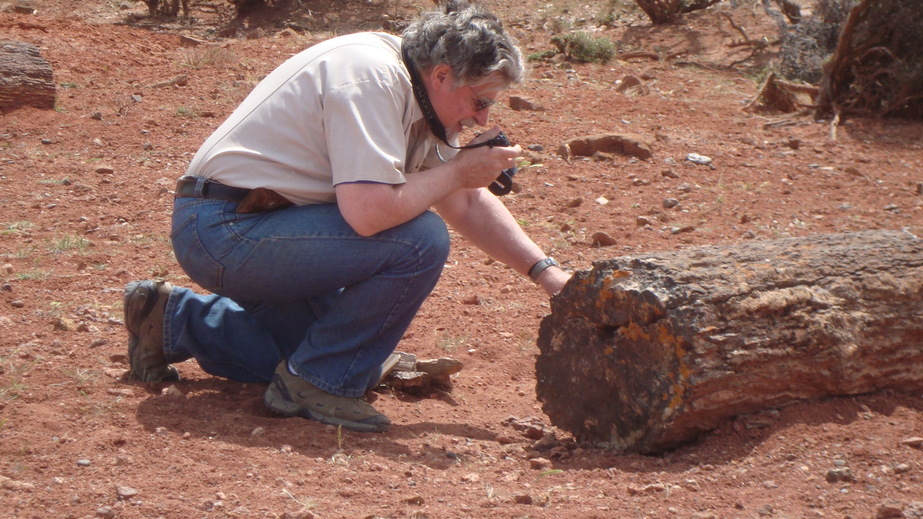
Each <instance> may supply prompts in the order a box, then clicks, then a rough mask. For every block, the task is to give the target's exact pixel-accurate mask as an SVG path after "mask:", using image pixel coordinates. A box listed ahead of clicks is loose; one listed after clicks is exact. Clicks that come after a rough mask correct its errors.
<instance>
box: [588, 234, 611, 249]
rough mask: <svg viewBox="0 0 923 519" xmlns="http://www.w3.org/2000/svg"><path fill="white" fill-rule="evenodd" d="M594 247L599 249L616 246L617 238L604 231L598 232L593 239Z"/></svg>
mask: <svg viewBox="0 0 923 519" xmlns="http://www.w3.org/2000/svg"><path fill="white" fill-rule="evenodd" d="M591 239H592V241H593V245H596V246H597V247H611V246H613V245H615V244H616V241H615V238H613V237H612V236H610V235H609V234H608V233H605V232H603V231H596V232H594V233H593V236H592V237H591Z"/></svg>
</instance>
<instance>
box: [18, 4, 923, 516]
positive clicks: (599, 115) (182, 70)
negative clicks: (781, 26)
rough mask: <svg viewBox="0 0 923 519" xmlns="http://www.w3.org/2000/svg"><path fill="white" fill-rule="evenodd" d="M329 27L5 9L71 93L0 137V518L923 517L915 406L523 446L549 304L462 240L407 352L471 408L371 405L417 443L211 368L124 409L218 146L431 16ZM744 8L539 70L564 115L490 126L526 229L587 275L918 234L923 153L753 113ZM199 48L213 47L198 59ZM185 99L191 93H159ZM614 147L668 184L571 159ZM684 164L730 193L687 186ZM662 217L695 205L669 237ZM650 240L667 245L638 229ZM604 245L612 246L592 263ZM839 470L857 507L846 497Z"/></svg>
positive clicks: (296, 15)
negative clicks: (188, 211) (627, 89)
mask: <svg viewBox="0 0 923 519" xmlns="http://www.w3.org/2000/svg"><path fill="white" fill-rule="evenodd" d="M626 3H627V2H626ZM330 4H333V5H335V8H332V9H329V8H326V7H325V6H324V5H325V4H318V3H317V2H315V1H311V0H306V1H305V2H302V3H294V4H292V5H294V6H300V10H297V11H293V12H286V11H287V8H288V7H292V6H288V5H283V6H280V7H278V8H277V9H276V11H274V12H272V13H269V14H268V15H267V14H266V13H263V16H260V17H257V16H256V15H253V16H252V17H249V18H245V19H243V20H235V19H234V16H233V12H232V11H231V9H230V6H229V5H228V4H223V3H221V2H220V1H218V0H211V1H209V0H203V1H200V2H194V3H193V4H192V13H191V15H192V16H193V18H194V19H193V20H189V19H180V20H179V21H172V22H165V21H156V20H150V19H148V18H147V17H146V16H145V15H146V6H145V5H144V4H143V3H141V2H138V3H136V4H130V3H123V4H122V5H119V4H118V3H117V2H102V1H86V2H73V1H67V0H46V1H40V2H35V5H36V6H37V7H38V11H37V12H36V13H35V14H31V15H30V14H17V13H14V12H12V10H11V9H9V6H6V8H4V9H0V11H3V12H0V33H2V38H0V39H5V40H14V41H24V42H30V43H33V44H35V45H37V46H38V47H39V48H40V49H41V54H42V57H43V58H44V59H46V60H48V61H49V62H50V63H51V65H52V67H53V69H54V73H55V83H56V84H57V86H58V98H57V107H56V109H55V110H53V111H52V110H37V109H31V108H23V109H19V110H15V111H11V112H8V113H4V114H3V116H2V119H0V255H2V256H0V277H2V291H0V516H3V517H12V518H92V517H118V518H136V517H139V518H140V517H144V518H193V517H195V518H212V517H240V518H249V517H271V518H281V517H288V518H293V517H319V518H336V517H344V518H368V517H373V518H374V517H381V518H416V519H423V518H432V519H442V518H564V517H566V518H642V517H644V518H647V517H650V518H654V517H658V518H659V517H677V518H697V519H706V518H763V517H769V518H853V519H859V518H874V517H878V518H887V517H905V518H911V517H915V518H920V517H923V451H921V450H920V448H919V445H918V444H915V443H914V442H913V441H908V440H912V439H913V438H914V437H920V436H923V399H921V397H923V395H920V394H909V395H908V394H897V393H886V394H873V395H863V396H856V397H848V398H831V399H828V400H824V401H815V402H793V403H792V404H791V405H789V406H786V407H784V408H781V409H772V410H767V411H766V412H765V413H762V414H760V415H759V416H758V417H753V416H743V417H739V418H737V419H735V420H731V421H729V422H728V423H725V424H723V425H722V426H721V427H719V428H718V429H717V430H715V431H713V432H711V433H709V434H707V435H705V436H703V437H702V438H701V439H700V440H699V441H697V442H695V443H693V444H690V445H687V446H684V447H681V448H679V449H677V450H675V451H672V452H669V453H666V454H664V455H661V456H638V455H622V454H619V453H615V452H608V451H605V450H602V449H597V448H594V447H593V446H589V445H577V444H575V443H574V442H572V441H570V440H569V439H568V438H567V436H566V435H565V434H562V433H559V436H560V437H561V438H563V439H562V441H561V442H559V443H558V444H557V446H556V447H555V448H554V449H552V450H550V451H540V452H539V451H536V450H535V444H536V440H535V439H534V438H533V437H530V436H531V434H532V433H534V431H532V432H530V431H529V430H523V429H522V428H517V427H514V426H513V424H512V423H511V421H510V420H509V419H510V418H511V417H515V418H516V419H518V420H519V422H516V423H524V422H532V423H537V424H539V426H541V427H543V428H544V429H545V430H551V428H552V426H553V424H551V423H549V420H548V418H547V417H546V416H545V415H544V414H543V412H542V408H541V405H540V403H539V402H538V401H537V400H536V397H535V376H534V360H535V357H536V355H537V354H538V349H537V346H536V338H537V331H538V324H539V322H540V320H541V319H542V317H543V316H544V315H546V314H547V312H548V311H549V305H548V301H547V299H546V298H545V297H543V295H542V293H541V292H540V290H538V289H537V288H535V287H534V286H533V285H532V284H531V283H529V282H528V280H525V279H523V278H521V277H519V276H517V275H516V274H515V273H513V272H511V271H510V270H509V269H507V268H505V267H503V266H502V265H499V264H496V263H492V262H491V261H489V260H488V258H486V257H485V256H484V254H482V253H481V252H479V251H478V250H476V249H472V248H471V247H470V246H469V245H467V244H466V243H465V242H464V241H463V240H461V239H455V240H454V241H455V248H454V251H453V253H452V255H451V257H450V263H449V264H448V265H447V268H446V271H445V275H444V278H443V279H442V281H441V282H440V284H439V286H438V287H437V288H436V290H435V293H434V294H433V295H432V297H430V298H429V300H428V301H427V303H426V304H425V306H424V308H423V309H422V312H421V314H420V316H419V318H418V319H417V320H416V322H415V323H414V325H413V326H412V328H411V329H410V330H409V332H408V334H407V337H406V338H405V340H404V341H403V344H402V345H401V349H403V350H405V351H411V352H414V353H416V354H417V355H418V356H420V357H422V358H427V357H437V356H442V355H451V356H454V357H456V358H459V359H460V360H462V361H464V363H465V369H464V370H463V371H462V372H461V373H459V374H458V375H456V376H455V386H454V390H453V391H451V392H444V393H434V394H431V395H428V396H425V397H414V396H410V395H407V394H404V393H400V392H393V391H383V392H380V393H377V394H376V396H377V400H376V402H375V405H376V406H377V407H378V408H379V409H380V410H382V411H383V412H385V413H386V414H387V415H388V416H389V417H391V419H392V420H393V421H394V424H395V425H394V426H393V428H392V430H391V431H389V432H388V433H385V434H357V433H352V432H348V431H343V432H338V431H337V430H336V429H334V428H332V427H328V426H324V425H321V424H319V423H316V422H310V421H305V420H301V419H284V418H279V417H275V416H272V415H271V414H270V413H268V412H267V411H266V410H265V409H264V408H263V406H262V404H261V395H262V392H263V390H264V388H263V387H261V386H256V385H247V384H240V383H236V382H230V381H225V380H220V379H216V378H213V377H210V376H208V375H206V374H204V373H203V372H202V371H201V370H199V369H198V367H197V366H196V365H195V364H194V363H191V362H187V363H183V364H181V365H180V366H179V369H180V371H181V373H182V375H183V380H182V381H181V382H179V383H176V384H175V385H173V386H170V387H160V386H153V387H148V386H146V385H144V384H140V383H137V382H128V381H124V380H123V379H122V377H123V375H124V373H125V370H126V369H127V363H126V359H125V342H126V336H125V332H124V330H123V327H122V322H121V319H122V301H121V294H122V289H123V287H124V285H125V284H126V283H127V282H128V281H131V280H134V279H143V278H149V277H162V278H166V279H168V280H170V281H172V282H174V283H177V284H184V285H188V283H189V282H188V280H187V279H186V277H185V276H184V274H183V273H182V271H181V270H180V269H179V268H178V267H177V266H176V264H175V262H174V259H173V257H172V255H171V250H170V246H169V240H168V238H167V232H168V225H169V223H168V222H169V215H170V208H171V198H172V196H171V189H172V186H173V183H174V181H175V179H176V178H177V177H179V176H180V175H181V174H182V173H183V171H184V168H185V166H186V164H187V162H188V160H189V159H190V157H191V155H192V153H194V152H195V150H196V149H197V147H198V146H199V144H200V143H201V142H202V141H203V140H204V139H205V138H206V137H207V136H208V134H209V133H210V132H211V131H212V130H213V129H214V128H215V127H216V126H217V125H218V124H219V123H220V121H221V120H222V119H223V118H224V117H226V116H227V115H228V114H229V113H230V111H231V110H232V109H233V108H234V107H235V106H236V104H237V103H238V102H239V101H240V100H242V99H243V97H244V96H245V95H246V93H247V92H248V91H249V89H250V88H251V87H252V86H253V84H254V83H255V82H256V81H258V80H259V78H260V77H262V76H263V75H264V74H265V73H267V72H268V71H269V70H271V69H272V68H273V67H274V66H276V65H278V64H279V63H281V62H282V61H283V60H284V59H285V58H287V57H288V56H290V55H291V54H294V53H295V52H297V51H299V50H301V49H303V48H304V47H306V46H308V45H310V44H312V43H314V42H316V41H319V40H321V39H323V38H326V37H329V36H332V35H334V34H342V33H344V32H349V31H352V30H355V29H356V28H358V29H376V28H381V27H386V28H399V27H400V22H401V21H402V20H406V19H409V18H410V17H412V16H413V14H414V13H415V12H417V10H418V9H420V8H425V7H426V8H428V7H429V4H427V2H424V1H423V0H384V1H382V0H369V2H360V1H358V0H344V1H343V2H337V3H333V2H331V3H330ZM739 4H740V5H739V6H737V7H732V6H730V5H725V3H722V4H720V5H719V6H716V7H715V8H712V9H709V10H707V11H704V12H698V13H693V14H691V15H688V16H685V17H684V18H683V19H682V22H681V23H680V24H675V25H666V26H659V27H652V26H651V25H650V24H649V23H648V22H647V19H646V18H645V17H643V16H642V15H640V14H639V12H637V10H628V11H627V12H624V13H622V14H621V15H620V17H618V19H617V20H616V21H615V22H614V24H613V26H612V27H608V28H599V29H598V30H597V32H595V33H594V34H596V35H603V36H606V37H608V38H610V39H611V40H612V41H614V42H616V43H617V45H618V46H619V49H620V50H621V51H624V52H629V51H645V52H648V53H653V55H654V56H657V57H660V58H662V59H652V57H651V56H647V57H644V56H642V57H639V58H633V59H627V58H626V59H624V60H613V61H611V62H609V63H606V64H568V63H566V62H563V61H561V60H560V59H557V60H552V61H547V62H533V63H532V67H533V70H532V73H531V79H530V80H529V81H528V82H526V83H525V84H524V85H522V86H521V87H518V88H517V89H516V91H515V92H512V93H513V94H517V95H525V96H529V97H531V98H533V99H534V100H536V101H538V102H539V103H541V104H542V105H544V107H545V110H544V111H534V112H529V111H513V110H511V109H510V108H509V107H508V106H507V105H506V103H502V104H501V105H500V106H498V107H497V108H496V109H495V110H494V112H493V120H494V121H496V122H498V123H499V124H500V125H501V126H503V128H504V129H505V130H506V132H507V134H509V135H510V136H511V138H512V139H513V140H515V141H516V142H518V143H520V144H523V145H524V147H525V146H532V147H533V148H534V150H533V151H529V152H528V153H529V155H528V157H529V160H530V161H531V165H532V167H525V168H522V171H521V173H520V174H519V175H518V176H517V179H518V181H519V182H520V184H521V186H522V191H520V192H519V193H517V194H513V195H510V196H508V197H506V198H505V199H504V200H505V202H506V203H507V204H508V206H509V207H510V209H511V210H512V211H513V212H514V214H515V215H516V216H517V218H519V219H520V220H521V222H522V223H523V225H524V226H525V227H526V229H527V230H528V231H529V232H530V233H531V235H532V236H534V238H535V239H536V241H537V242H538V243H540V244H541V245H542V246H543V247H544V248H546V249H547V250H548V251H549V252H550V253H553V254H554V256H556V257H557V258H558V259H559V260H561V261H562V262H563V263H564V265H565V266H566V267H567V268H569V269H573V270H579V269H587V268H590V265H591V262H592V261H594V260H597V259H604V258H610V257H615V256H621V255H626V254H634V253H640V252H645V251H657V250H668V249H679V248H685V247H690V246H695V245H702V244H719V243H735V242H739V241H741V240H764V239H772V238H777V237H783V236H797V235H808V234H813V233H828V232H839V231H848V230H863V229H907V230H909V231H910V232H913V233H915V234H918V235H920V234H921V233H923V196H921V187H920V185H921V184H920V183H921V180H923V178H921V176H923V175H921V171H923V145H921V142H923V141H921V136H923V125H921V124H920V123H910V122H900V121H879V120H848V121H847V122H846V123H845V124H844V125H842V126H840V127H839V129H838V131H837V133H836V135H835V136H833V135H831V131H830V126H829V125H828V124H826V123H823V122H816V121H814V120H813V119H812V118H811V117H810V116H809V115H782V114H766V113H763V114H753V113H749V112H746V111H743V110H742V107H743V106H744V105H745V104H747V103H748V102H749V101H751V100H752V99H753V98H754V95H755V94H756V92H757V90H758V87H759V84H758V83H759V79H758V78H759V77H760V73H761V71H763V70H764V68H765V65H766V63H768V62H769V61H770V60H771V59H772V58H773V53H774V52H777V51H778V47H777V46H770V47H769V48H768V49H766V51H765V52H763V53H760V54H757V55H755V56H753V58H752V59H749V60H746V61H743V62H742V63H739V64H736V65H734V66H733V67H729V65H731V64H733V63H734V62H736V61H739V60H743V59H744V58H747V57H748V55H749V54H750V52H751V47H745V46H744V47H741V46H735V45H734V44H735V43H738V42H740V41H741V40H742V39H743V32H745V33H746V34H747V36H748V37H749V38H750V39H753V40H758V39H760V38H761V37H762V36H766V37H767V38H768V40H769V41H772V40H775V38H776V37H777V30H776V28H775V25H774V24H773V22H772V21H771V20H770V19H769V18H768V17H767V16H766V15H765V14H763V12H762V10H761V9H760V8H759V7H758V4H757V3H754V2H749V1H748V2H739ZM489 5H490V6H492V7H494V8H496V10H497V12H499V13H501V14H502V15H503V17H504V19H505V20H506V22H507V24H508V26H510V27H511V31H512V32H513V33H514V34H515V35H516V37H517V38H519V40H520V42H521V43H522V45H523V48H524V51H525V53H526V54H532V53H537V52H540V51H543V50H547V49H550V48H552V46H551V44H550V39H551V36H553V35H554V34H556V33H558V32H559V30H560V28H561V27H565V26H568V24H569V26H571V27H573V28H575V29H582V30H591V27H592V25H593V23H594V17H596V16H597V14H599V13H600V12H601V11H602V9H601V8H599V7H596V6H589V7H588V6H583V5H578V4H564V3H561V2H558V3H548V4H536V3H533V2H526V1H524V0H512V1H507V2H502V3H500V2H496V1H491V2H489ZM725 14H727V15H730V17H731V18H730V19H733V20H734V23H735V24H737V25H738V26H739V27H741V28H742V29H743V32H741V31H739V30H737V29H735V28H734V27H733V26H732V25H731V24H730V22H729V18H727V17H726V16H724V15H725ZM283 22H286V23H287V24H286V23H283ZM286 27H287V28H286ZM180 34H183V35H188V36H192V37H195V38H198V39H201V40H205V41H206V43H204V44H202V45H199V46H197V47H184V46H182V45H181V41H180V38H179V35H180ZM181 74H185V75H186V76H187V78H188V79H187V81H186V82H184V83H182V84H168V85H167V86H158V83H160V84H161V85H162V84H163V83H164V82H169V80H171V79H172V78H175V77H176V76H179V75H181ZM629 74H632V75H635V76H639V77H643V78H645V81H646V85H647V87H648V89H649V90H648V93H647V94H646V95H639V96H627V95H624V94H621V93H618V92H617V91H616V88H617V86H618V82H619V81H620V80H622V79H623V78H624V77H625V76H626V75H629ZM603 132H619V133H631V134H636V135H639V136H641V137H643V138H645V139H648V140H650V141H651V142H652V143H653V144H652V147H653V150H654V158H653V159H651V160H635V159H631V158H629V157H621V156H616V157H613V158H610V159H606V160H582V159H576V160H574V161H571V162H567V161H564V160H562V159H561V158H560V157H558V156H557V155H556V151H557V149H558V146H559V145H560V144H561V143H562V142H563V141H564V140H566V139H569V138H572V137H578V136H583V135H589V134H597V133H603ZM537 146H541V148H538V147H537ZM689 153H698V154H701V155H706V156H709V157H711V158H712V159H713V160H714V162H713V167H708V166H701V165H695V164H692V163H691V162H689V161H686V160H685V158H686V156H687V154H689ZM666 198H676V199H678V200H679V201H680V204H679V205H678V206H676V207H673V208H670V209H665V208H664V205H663V200H664V199H666ZM603 202H607V203H603ZM642 216H643V217H645V218H647V219H648V220H649V221H650V222H651V224H650V225H646V226H639V224H638V218H639V217H642ZM674 229H684V232H674ZM599 231H601V232H606V233H608V234H609V235H610V236H612V237H613V238H614V239H615V241H616V242H617V244H616V245H613V246H608V247H600V246H596V245H594V244H593V242H592V239H591V236H592V235H593V233H595V232H599ZM578 397H579V396H578V395H575V396H574V398H578ZM914 445H916V446H914ZM832 469H841V470H845V469H849V471H850V472H851V474H852V478H851V479H848V480H839V481H832V482H831V481H828V475H829V474H831V473H830V471H831V470H832Z"/></svg>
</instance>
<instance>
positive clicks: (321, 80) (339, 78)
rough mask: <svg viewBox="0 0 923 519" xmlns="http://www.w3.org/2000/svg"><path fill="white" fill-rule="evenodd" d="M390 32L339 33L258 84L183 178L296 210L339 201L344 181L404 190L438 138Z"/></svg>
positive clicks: (396, 42) (201, 150)
mask: <svg viewBox="0 0 923 519" xmlns="http://www.w3.org/2000/svg"><path fill="white" fill-rule="evenodd" d="M400 44H401V40H400V38H399V37H398V36H394V35H390V34H384V33H357V34H350V35H346V36H340V37H336V38H333V39H330V40H327V41H324V42H322V43H319V44H317V45H314V46H312V47H310V48H308V49H307V50H304V51H302V52H300V53H299V54H296V55H295V56H293V57H292V58H290V59H289V60H287V61H286V62H284V63H283V64H282V65H280V66H279V67H278V68H277V69H275V70H274V71H273V72H271V73H270V74H269V75H268V76H267V77H266V78H265V79H264V80H263V81H261V82H260V83H259V84H258V85H257V86H256V88H255V89H254V90H253V92H251V93H250V95H249V96H248V97H247V98H246V99H245V100H244V101H243V103H241V105H240V106H239V107H238V108H237V109H236V110H235V111H234V112H233V113H232V114H231V116H230V117H229V118H228V119H227V120H226V121H225V122H224V123H222V124H221V126H219V127H218V129H217V130H215V132H214V133H213V134H212V135H211V136H210V137H209V138H208V139H207V140H206V141H205V143H204V144H203V145H202V147H201V148H199V151H198V152H197V153H196V155H195V156H194V157H193V159H192V162H191V164H190V165H189V168H188V169H187V172H186V174H188V175H193V176H200V177H206V178H210V179H213V180H217V181H219V182H222V183H224V184H228V185H232V186H237V187H244V188H256V187H266V188H270V189H273V190H275V191H277V192H279V193H280V194H282V195H283V196H285V197H286V198H288V199H289V200H291V201H293V202H295V203H297V204H311V203H327V202H334V201H335V200H336V196H335V191H334V186H336V185H337V184H340V183H343V182H381V183H388V184H400V183H403V182H404V181H405V175H407V174H410V173H414V172H417V171H418V170H420V168H421V167H422V166H423V163H424V160H425V159H426V156H427V154H428V152H429V151H430V150H432V149H434V144H435V137H433V135H432V133H431V132H430V131H429V128H428V127H427V126H426V122H425V120H424V119H423V114H422V112H421V111H420V109H419V107H418V105H417V103H416V101H415V99H414V97H413V91H412V90H411V84H410V77H409V75H408V74H407V69H406V68H405V67H404V65H403V63H402V62H401V58H400Z"/></svg>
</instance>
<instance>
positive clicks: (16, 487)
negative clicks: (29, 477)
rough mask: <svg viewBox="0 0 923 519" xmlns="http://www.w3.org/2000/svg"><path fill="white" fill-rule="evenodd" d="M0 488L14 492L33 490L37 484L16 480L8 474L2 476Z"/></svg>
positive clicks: (0, 477)
mask: <svg viewBox="0 0 923 519" xmlns="http://www.w3.org/2000/svg"><path fill="white" fill-rule="evenodd" d="M0 488H3V489H5V490H11V491H13V492H32V490H34V489H35V485H33V484H32V483H26V482H24V481H16V480H15V479H10V478H8V477H6V476H0Z"/></svg>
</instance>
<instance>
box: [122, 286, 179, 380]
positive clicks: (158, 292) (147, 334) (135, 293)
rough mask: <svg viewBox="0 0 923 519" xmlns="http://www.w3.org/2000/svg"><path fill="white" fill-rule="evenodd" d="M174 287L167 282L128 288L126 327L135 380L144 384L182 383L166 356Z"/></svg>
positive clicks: (126, 294) (132, 376) (132, 373)
mask: <svg viewBox="0 0 923 519" xmlns="http://www.w3.org/2000/svg"><path fill="white" fill-rule="evenodd" d="M172 288H173V286H172V285H171V284H170V283H167V282H165V281H132V282H131V283H129V284H128V286H126V287H125V328H126V329H127V330H128V362H129V364H130V366H131V378H135V379H137V380H140V381H142V382H170V381H175V380H179V372H178V371H176V368H174V367H173V366H171V365H169V364H167V360H166V357H164V354H163V314H164V309H165V308H166V306H167V299H168V298H169V297H170V290H171V289H172Z"/></svg>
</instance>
